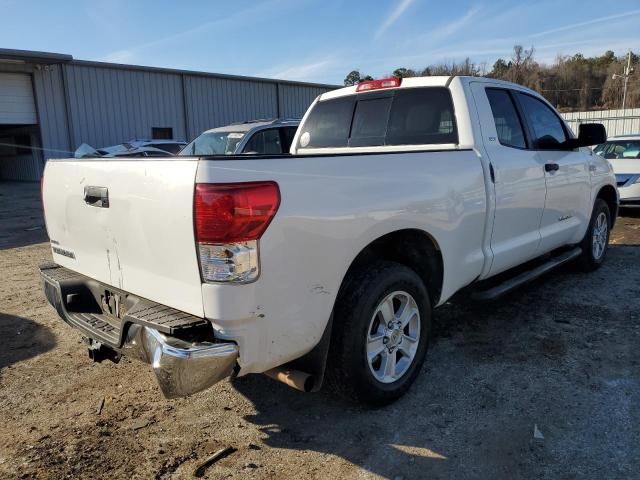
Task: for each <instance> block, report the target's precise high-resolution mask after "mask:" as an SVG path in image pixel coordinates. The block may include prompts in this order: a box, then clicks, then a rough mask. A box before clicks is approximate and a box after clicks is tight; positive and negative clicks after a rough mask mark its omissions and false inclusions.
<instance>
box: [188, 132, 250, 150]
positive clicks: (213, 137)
mask: <svg viewBox="0 0 640 480" xmlns="http://www.w3.org/2000/svg"><path fill="white" fill-rule="evenodd" d="M242 137H244V133H243V132H204V133H203V134H202V135H200V136H199V137H197V138H196V139H195V140H194V141H192V142H191V143H190V144H188V145H187V146H186V147H184V148H183V149H182V150H181V151H180V153H179V154H178V155H233V154H234V153H235V152H236V147H237V146H238V143H240V140H242Z"/></svg>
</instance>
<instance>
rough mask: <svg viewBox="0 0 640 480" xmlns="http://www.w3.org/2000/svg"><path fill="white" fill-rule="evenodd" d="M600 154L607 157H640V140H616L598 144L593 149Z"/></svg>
mask: <svg viewBox="0 0 640 480" xmlns="http://www.w3.org/2000/svg"><path fill="white" fill-rule="evenodd" d="M593 151H594V152H595V153H597V154H598V155H600V156H602V157H604V158H607V159H613V158H640V140H615V141H612V142H606V143H603V144H601V145H598V146H597V147H596V148H594V149H593Z"/></svg>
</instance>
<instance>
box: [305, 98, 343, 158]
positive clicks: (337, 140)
mask: <svg viewBox="0 0 640 480" xmlns="http://www.w3.org/2000/svg"><path fill="white" fill-rule="evenodd" d="M354 102H355V100H354V99H353V98H352V97H347V98H338V99H336V100H329V101H325V102H318V103H316V105H315V107H313V111H312V112H311V115H309V118H308V119H307V121H306V122H305V129H304V130H303V132H302V135H300V146H301V147H302V148H307V147H308V148H323V147H346V146H347V141H348V140H349V130H350V128H351V117H352V116H353V106H354ZM309 132H313V135H311V134H309Z"/></svg>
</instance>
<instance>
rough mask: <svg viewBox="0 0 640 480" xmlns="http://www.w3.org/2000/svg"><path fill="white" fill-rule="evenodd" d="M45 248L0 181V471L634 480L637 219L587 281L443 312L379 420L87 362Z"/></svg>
mask: <svg viewBox="0 0 640 480" xmlns="http://www.w3.org/2000/svg"><path fill="white" fill-rule="evenodd" d="M45 242H46V235H45V232H44V231H43V229H42V218H41V216H40V213H39V194H38V186H37V185H33V184H17V183H13V184H9V183H0V339H1V341H2V347H1V348H0V419H1V422H0V425H1V426H0V478H47V479H49V478H51V479H53V478H56V479H57V478H145V479H146V478H162V479H164V478H192V477H193V472H194V470H195V468H196V467H197V465H198V464H199V463H200V462H201V461H202V460H203V459H205V458H206V457H207V456H208V455H210V454H212V453H213V452H215V451H216V450H218V449H220V448H222V447H226V446H232V447H234V448H236V449H237V451H236V452H235V453H233V454H231V455H229V456H228V457H227V458H225V459H223V460H221V461H219V462H218V463H216V464H215V465H213V466H211V467H210V468H209V469H208V470H207V471H206V475H207V476H208V478H296V479H306V478H358V479H359V478H391V479H396V478H397V479H400V478H401V479H413V478H429V479H438V478H456V479H464V478H492V479H519V478H523V479H533V478H549V479H573V478H591V479H603V478H607V479H614V478H621V479H622V478H625V479H626V478H639V477H640V473H638V472H640V347H639V346H640V295H639V293H640V268H638V267H639V266H640V248H638V245H640V213H638V212H622V216H621V217H620V218H619V219H618V224H617V226H616V229H615V232H614V234H613V235H612V245H611V248H610V250H609V253H608V258H607V261H606V264H605V265H604V266H603V267H602V268H601V269H600V270H598V271H597V272H595V273H592V274H588V275H585V274H581V273H577V272H575V271H574V270H573V269H571V268H570V267H567V268H564V269H561V270H559V271H556V272H554V273H552V274H550V275H548V276H547V277H545V278H544V279H541V280H539V281H537V282H535V283H533V284H530V285H528V286H526V287H524V288H522V289H520V290H518V291H516V292H514V293H512V294H511V295H509V296H508V297H506V298H505V299H503V300H501V301H498V302H494V303H489V304H484V305H468V304H467V305H465V304H448V305H445V306H444V307H443V308H441V309H438V310H437V311H436V326H435V332H434V336H433V341H432V344H431V348H430V351H429V354H428V358H427V362H426V364H425V366H424V368H423V372H422V374H421V376H420V377H419V378H418V381H417V383H416V384H415V385H414V386H413V388H412V389H411V390H410V392H409V393H408V395H406V396H405V397H404V398H402V399H401V400H400V401H398V402H397V403H395V404H393V405H391V406H389V407H386V408H382V409H378V410H368V409H365V408H362V407H359V406H355V405H351V404H348V403H345V402H344V401H341V400H338V399H336V398H334V397H333V396H331V395H330V394H328V393H325V392H321V393H317V394H303V393H301V392H298V391H295V390H292V389H290V388H288V387H286V386H284V385H282V384H280V383H277V382H275V381H273V380H270V379H267V378H264V377H263V376H249V377H246V378H241V379H235V380H233V381H224V382H221V383H220V384H218V385H216V386H215V387H214V388H212V389H210V390H208V391H205V392H202V393H200V394H197V395H195V396H193V397H191V398H187V399H181V400H171V401H169V400H165V399H163V397H162V396H161V394H160V392H159V390H158V387H157V386H156V384H155V380H154V379H153V377H152V374H151V372H150V371H149V369H148V367H147V366H146V365H144V364H141V363H137V362H134V361H129V360H126V359H124V360H123V361H122V362H121V363H119V364H117V365H116V364H112V363H109V362H104V363H101V364H93V363H91V361H90V360H89V358H88V357H87V354H86V350H85V347H84V346H83V344H82V343H81V341H80V335H79V334H78V333H77V332H76V331H74V330H72V329H71V328H70V327H68V326H66V325H65V324H64V323H63V322H62V321H61V320H60V319H59V318H58V317H57V316H56V313H55V312H54V310H53V308H51V307H50V306H48V305H47V304H46V302H45V300H44V297H43V295H42V294H41V291H40V285H39V279H38V275H37V266H38V264H39V263H41V262H43V261H46V260H48V259H49V258H50V254H49V246H48V244H47V243H45ZM103 402H104V403H103ZM101 404H103V406H102V408H101V411H100V412H98V410H99V406H100V405H101ZM536 428H537V430H538V431H539V432H540V433H541V434H542V436H544V438H534V429H536Z"/></svg>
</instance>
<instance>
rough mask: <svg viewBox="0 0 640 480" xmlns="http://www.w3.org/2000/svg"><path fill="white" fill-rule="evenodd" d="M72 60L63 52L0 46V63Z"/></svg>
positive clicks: (48, 62) (45, 62)
mask: <svg viewBox="0 0 640 480" xmlns="http://www.w3.org/2000/svg"><path fill="white" fill-rule="evenodd" d="M72 60H73V57H72V56H71V55H67V54H65V53H52V52H34V51H31V50H13V49H9V48H0V63H38V64H44V65H51V64H55V63H69V62H70V61H72Z"/></svg>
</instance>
